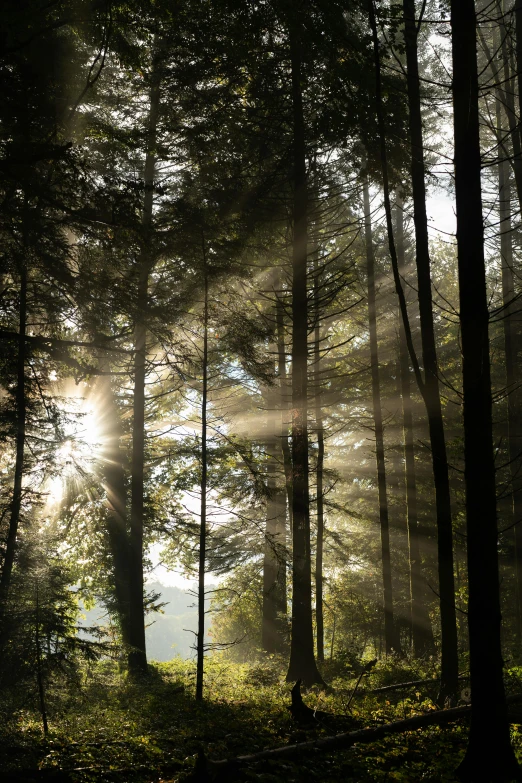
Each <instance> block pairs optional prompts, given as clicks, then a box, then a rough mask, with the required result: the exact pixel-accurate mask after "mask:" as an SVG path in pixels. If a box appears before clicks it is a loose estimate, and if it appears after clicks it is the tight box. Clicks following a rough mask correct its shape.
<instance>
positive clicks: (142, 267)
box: [129, 74, 160, 676]
mask: <svg viewBox="0 0 522 783" xmlns="http://www.w3.org/2000/svg"><path fill="white" fill-rule="evenodd" d="M159 100H160V92H159V80H158V78H157V77H156V75H155V74H153V76H152V85H151V97H150V112H149V122H148V138H147V152H146V158H145V172H144V181H145V198H144V204H143V218H142V228H143V236H142V250H141V253H140V257H139V259H138V291H137V303H136V305H137V307H136V310H137V313H136V322H135V326H134V351H135V353H134V396H133V423H132V476H131V518H130V557H129V597H130V610H129V637H130V638H129V642H130V652H129V671H130V673H131V674H132V675H138V676H139V675H143V674H146V672H147V654H146V649H145V612H144V606H143V517H144V479H145V378H146V351H147V309H148V289H149V275H150V272H151V269H152V267H153V264H154V259H153V258H152V257H151V251H150V245H149V243H150V238H151V229H152V208H153V191H154V174H155V162H156V155H155V147H156V133H157V124H158V114H159Z"/></svg>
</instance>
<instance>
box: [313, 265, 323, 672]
mask: <svg viewBox="0 0 522 783" xmlns="http://www.w3.org/2000/svg"><path fill="white" fill-rule="evenodd" d="M314 299H315V310H316V323H315V333H314V338H315V340H314V381H315V383H314V387H315V388H314V395H315V428H316V432H317V468H316V476H317V482H316V486H317V542H316V558H315V634H316V641H317V660H319V661H324V612H323V549H324V527H325V525H324V487H323V483H324V481H323V479H324V424H323V408H322V395H321V324H320V320H319V278H318V270H317V266H316V268H315V278H314Z"/></svg>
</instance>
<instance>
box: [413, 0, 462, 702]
mask: <svg viewBox="0 0 522 783" xmlns="http://www.w3.org/2000/svg"><path fill="white" fill-rule="evenodd" d="M403 10H404V39H405V45H406V65H407V85H408V110H409V135H410V147H411V183H412V193H413V219H414V224H415V253H416V263H417V284H418V299H419V315H420V326H421V341H422V361H423V364H424V385H423V388H422V389H421V391H422V395H423V398H424V402H425V405H426V410H427V413H428V427H429V433H430V445H431V453H432V463H433V478H434V483H435V504H436V513H437V547H438V552H437V554H438V575H439V595H440V624H441V686H440V695H439V698H440V700H443V698H445V697H447V696H449V697H454V696H455V695H456V692H457V688H458V645H457V619H456V609H455V578H454V573H453V532H452V517H451V495H450V483H449V469H448V457H447V451H446V437H445V433H444V422H443V418H442V406H441V400H440V390H439V378H438V365H437V350H436V340H435V327H434V320H433V301H432V291H431V270H430V252H429V241H428V216H427V213H426V187H425V165H424V143H423V132H422V116H421V96H420V79H419V63H418V52H417V35H418V31H417V21H416V19H415V0H403Z"/></svg>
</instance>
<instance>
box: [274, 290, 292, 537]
mask: <svg viewBox="0 0 522 783" xmlns="http://www.w3.org/2000/svg"><path fill="white" fill-rule="evenodd" d="M276 326H277V356H278V359H277V371H278V375H279V389H280V399H281V453H282V456H283V469H284V474H285V485H286V498H287V508H288V521H289V528H290V532H292V506H293V502H292V454H291V451H290V443H289V439H288V424H289V421H288V419H289V407H290V405H289V403H290V398H291V389H290V387H289V383H288V375H287V372H286V351H285V312H284V306H283V301H282V292H280V293H279V295H278V298H277V304H276Z"/></svg>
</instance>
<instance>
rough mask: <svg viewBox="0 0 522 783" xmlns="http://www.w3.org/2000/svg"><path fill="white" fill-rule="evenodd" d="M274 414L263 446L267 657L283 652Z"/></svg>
mask: <svg viewBox="0 0 522 783" xmlns="http://www.w3.org/2000/svg"><path fill="white" fill-rule="evenodd" d="M274 415H275V410H272V409H270V412H269V417H268V422H267V428H268V429H269V432H268V433H267V440H266V445H265V450H266V456H267V466H266V471H267V477H266V478H267V488H268V492H269V497H268V499H267V504H266V523H265V551H264V558H263V619H262V626H261V644H262V647H263V649H264V650H265V651H266V652H268V653H279V652H283V649H284V647H285V642H286V639H285V624H286V622H285V615H286V551H285V550H286V535H285V533H286V530H285V517H286V501H285V489H284V486H283V485H282V484H281V481H280V471H279V469H278V465H279V463H280V458H279V449H278V446H279V444H278V438H277V437H276V432H275V418H274Z"/></svg>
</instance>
